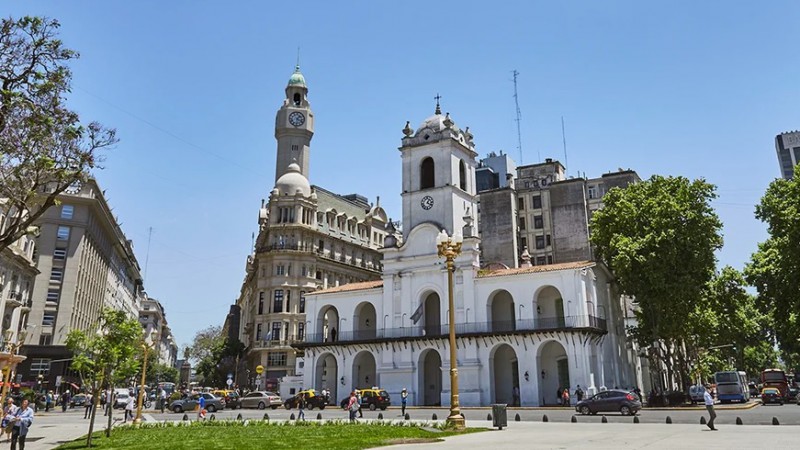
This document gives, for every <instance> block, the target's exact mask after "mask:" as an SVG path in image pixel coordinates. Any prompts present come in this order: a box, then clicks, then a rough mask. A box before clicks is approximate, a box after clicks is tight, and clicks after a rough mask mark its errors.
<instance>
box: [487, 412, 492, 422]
mask: <svg viewBox="0 0 800 450" xmlns="http://www.w3.org/2000/svg"><path fill="white" fill-rule="evenodd" d="M486 420H488V421H489V422H491V421H492V415H491V414H487V415H486Z"/></svg>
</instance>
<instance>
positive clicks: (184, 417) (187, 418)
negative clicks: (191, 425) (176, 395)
mask: <svg viewBox="0 0 800 450" xmlns="http://www.w3.org/2000/svg"><path fill="white" fill-rule="evenodd" d="M181 420H189V416H188V415H186V414H184V415H183V419H181Z"/></svg>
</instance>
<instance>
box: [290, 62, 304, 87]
mask: <svg viewBox="0 0 800 450" xmlns="http://www.w3.org/2000/svg"><path fill="white" fill-rule="evenodd" d="M289 86H303V87H306V78H305V77H304V76H303V74H302V73H300V66H295V68H294V73H293V74H292V76H291V77H289Z"/></svg>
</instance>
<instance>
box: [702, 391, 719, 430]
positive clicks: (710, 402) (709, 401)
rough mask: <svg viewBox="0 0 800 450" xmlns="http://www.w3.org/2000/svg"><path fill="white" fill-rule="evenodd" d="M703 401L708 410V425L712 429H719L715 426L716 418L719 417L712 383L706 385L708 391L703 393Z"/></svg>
mask: <svg viewBox="0 0 800 450" xmlns="http://www.w3.org/2000/svg"><path fill="white" fill-rule="evenodd" d="M703 401H704V402H705V404H706V409H707V410H708V423H707V424H706V425H707V426H708V428H711V431H717V429H716V428H714V419H716V418H717V413H716V412H714V397H712V396H711V385H708V384H707V385H706V392H705V393H703Z"/></svg>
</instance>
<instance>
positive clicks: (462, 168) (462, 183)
mask: <svg viewBox="0 0 800 450" xmlns="http://www.w3.org/2000/svg"><path fill="white" fill-rule="evenodd" d="M458 187H460V188H461V190H462V191H466V190H467V166H466V164H464V160H461V161H459V162H458Z"/></svg>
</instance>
